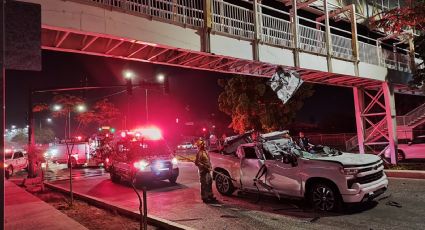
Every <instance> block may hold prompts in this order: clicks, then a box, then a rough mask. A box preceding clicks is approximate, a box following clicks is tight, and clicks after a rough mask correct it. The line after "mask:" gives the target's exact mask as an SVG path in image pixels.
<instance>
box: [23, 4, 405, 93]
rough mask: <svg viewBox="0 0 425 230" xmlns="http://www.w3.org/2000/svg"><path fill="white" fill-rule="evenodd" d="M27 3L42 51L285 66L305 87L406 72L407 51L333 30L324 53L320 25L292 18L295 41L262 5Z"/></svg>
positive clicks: (217, 66)
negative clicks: (33, 6)
mask: <svg viewBox="0 0 425 230" xmlns="http://www.w3.org/2000/svg"><path fill="white" fill-rule="evenodd" d="M26 1H28V2H33V3H39V4H41V6H42V25H43V31H42V38H43V40H42V45H43V48H44V49H50V50H58V51H68V52H77V53H85V54H93V55H102V56H110V57H118V58H125V59H130V60H137V61H144V62H152V63H159V64H167V65H174V66H181V67H187V68H194V69H203V70H212V71H218V72H225V73H234V74H246V75H256V76H266V77H268V76H270V75H271V74H272V73H273V72H274V69H275V66H276V65H283V66H286V67H294V68H298V69H299V70H300V71H302V72H303V74H302V76H303V78H304V79H305V80H306V81H311V82H316V83H324V84H334V85H343V86H360V87H371V86H376V85H379V82H382V81H385V79H386V78H387V77H388V75H389V74H394V75H400V76H403V77H404V78H406V77H408V74H405V73H409V72H410V66H409V61H410V58H409V54H408V52H407V51H406V50H402V49H397V50H395V51H397V52H393V50H392V47H391V50H389V49H385V48H383V47H382V43H379V40H376V39H371V38H368V37H365V36H361V35H358V36H357V37H356V38H355V39H356V40H358V42H357V44H358V46H353V42H352V39H353V36H352V34H351V33H352V31H345V30H342V29H339V28H336V27H331V28H330V29H331V32H332V34H331V39H330V40H331V46H332V47H330V53H329V55H328V51H327V46H326V34H325V29H324V27H325V24H324V23H322V22H317V21H314V20H310V19H307V18H302V17H297V22H298V23H297V29H296V30H297V34H298V36H297V38H296V39H295V38H294V36H293V34H294V30H295V28H294V23H291V22H290V20H291V15H290V14H289V13H288V12H285V11H282V10H278V9H275V8H272V7H269V6H266V5H262V4H260V3H258V4H253V3H252V2H242V1H241V2H242V3H244V4H243V5H244V6H239V5H234V4H231V3H228V2H224V1H222V0H208V1H205V0H186V1H183V0H75V1H58V0H26ZM254 5H255V6H254ZM206 6H207V7H206ZM254 11H255V12H254ZM295 40H296V41H295ZM294 41H295V42H294ZM294 43H297V44H294ZM353 47H354V49H358V55H355V54H356V52H353ZM205 51H206V52H205ZM328 57H329V58H328ZM297 59H298V60H297ZM357 61H358V62H357ZM329 62H330V64H329V65H330V66H331V71H330V73H329V65H328V63H329ZM356 63H358V73H356V65H357V64H356ZM392 70H397V71H392ZM356 75H358V76H360V77H361V78H354V77H353V76H356ZM347 77H348V78H349V79H348V78H347ZM375 80H377V81H375Z"/></svg>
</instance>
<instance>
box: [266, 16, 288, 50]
mask: <svg viewBox="0 0 425 230" xmlns="http://www.w3.org/2000/svg"><path fill="white" fill-rule="evenodd" d="M262 22H263V24H262V34H261V41H262V42H264V43H268V44H271V45H278V46H284V47H292V31H291V29H292V27H291V23H290V22H288V21H286V20H283V19H280V18H276V17H272V16H270V15H267V14H262Z"/></svg>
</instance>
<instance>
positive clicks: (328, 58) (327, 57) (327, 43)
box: [323, 0, 333, 73]
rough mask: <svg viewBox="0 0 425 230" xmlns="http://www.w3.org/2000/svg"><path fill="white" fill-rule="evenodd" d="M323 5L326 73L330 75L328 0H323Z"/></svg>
mask: <svg viewBox="0 0 425 230" xmlns="http://www.w3.org/2000/svg"><path fill="white" fill-rule="evenodd" d="M323 4H324V7H325V9H324V10H325V35H326V61H327V64H328V72H330V73H332V72H333V68H332V36H331V27H330V26H329V10H328V0H324V1H323Z"/></svg>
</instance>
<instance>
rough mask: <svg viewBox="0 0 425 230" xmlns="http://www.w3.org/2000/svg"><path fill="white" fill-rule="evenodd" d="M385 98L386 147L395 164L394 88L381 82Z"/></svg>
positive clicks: (395, 123)
mask: <svg viewBox="0 0 425 230" xmlns="http://www.w3.org/2000/svg"><path fill="white" fill-rule="evenodd" d="M382 90H383V91H384V98H385V113H386V119H387V129H388V149H389V150H390V156H391V164H394V165H395V164H397V154H398V153H397V120H396V109H395V100H394V88H393V86H392V85H391V84H390V83H388V82H383V83H382Z"/></svg>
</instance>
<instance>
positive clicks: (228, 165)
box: [210, 133, 388, 211]
mask: <svg viewBox="0 0 425 230" xmlns="http://www.w3.org/2000/svg"><path fill="white" fill-rule="evenodd" d="M275 134H276V135H275ZM279 136H281V135H280V134H279V133H274V134H273V135H262V137H263V141H262V142H253V143H244V144H239V146H238V147H237V149H236V151H235V152H226V151H223V152H221V153H220V152H212V153H210V155H211V162H212V165H213V169H214V172H213V179H214V180H215V184H216V188H217V190H218V192H220V193H221V194H223V195H231V194H232V193H233V192H234V191H235V190H243V191H248V192H249V191H251V192H261V193H263V194H270V195H277V196H280V195H283V196H290V197H297V198H301V199H307V200H308V201H309V202H310V203H311V204H312V205H313V206H314V207H315V208H316V209H319V210H323V211H333V210H337V209H339V207H341V204H342V203H343V202H345V203H357V202H366V201H369V200H372V199H374V198H375V197H377V196H379V195H381V194H383V193H384V192H385V191H386V189H387V187H388V180H387V177H386V175H385V173H384V166H383V162H382V160H381V159H380V158H379V157H378V156H376V155H371V154H353V153H345V152H340V151H338V150H334V149H331V148H329V147H320V148H315V152H314V153H310V152H306V151H302V150H301V149H300V148H299V147H298V146H297V145H296V144H294V143H293V142H292V141H290V140H289V139H286V138H280V137H279ZM242 138H245V139H246V137H244V136H242ZM232 143H238V142H237V141H236V140H235V139H233V140H232ZM230 146H231V148H232V149H233V148H234V145H233V144H231V145H230ZM224 153H226V154H224Z"/></svg>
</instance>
